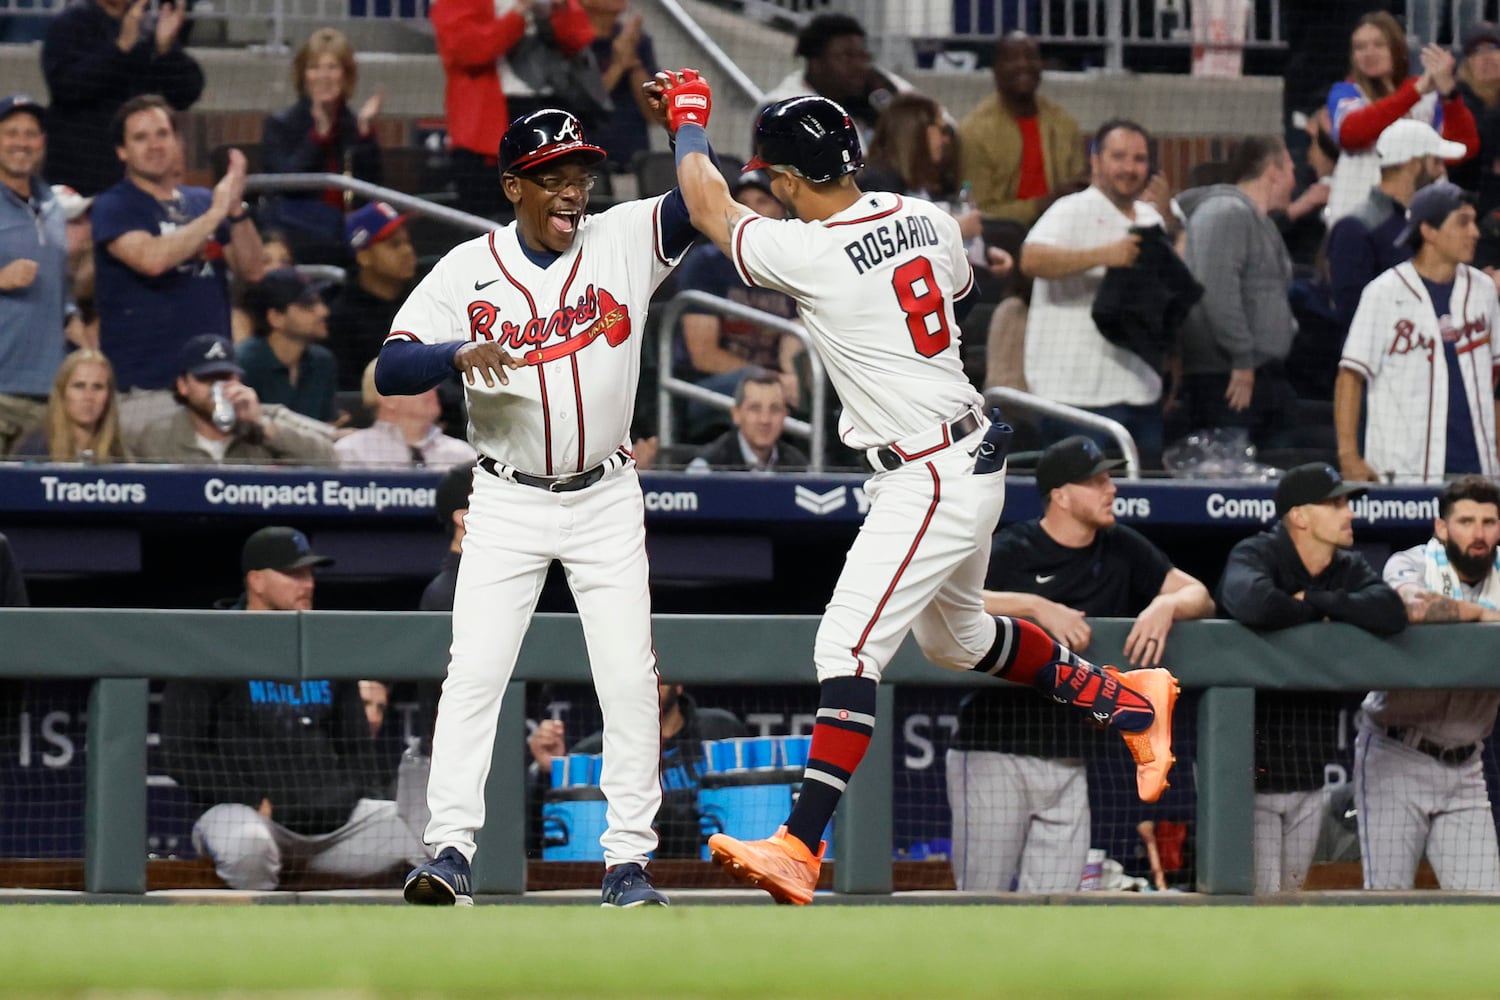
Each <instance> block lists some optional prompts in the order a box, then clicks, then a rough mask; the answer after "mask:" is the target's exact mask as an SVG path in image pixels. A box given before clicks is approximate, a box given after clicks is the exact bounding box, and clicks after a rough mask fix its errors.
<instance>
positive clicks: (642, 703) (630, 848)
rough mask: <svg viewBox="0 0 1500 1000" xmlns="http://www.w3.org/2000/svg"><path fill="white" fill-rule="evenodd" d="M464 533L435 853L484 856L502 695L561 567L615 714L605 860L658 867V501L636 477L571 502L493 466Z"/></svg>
mask: <svg viewBox="0 0 1500 1000" xmlns="http://www.w3.org/2000/svg"><path fill="white" fill-rule="evenodd" d="M464 528H465V534H464V542H463V559H462V561H461V562H460V563H459V569H458V589H457V593H456V594H455V597H454V602H453V645H452V648H451V650H450V657H451V658H450V661H449V664H448V677H447V680H445V681H444V682H443V693H442V697H441V699H440V700H439V701H438V715H437V727H436V731H435V732H434V734H433V740H432V774H431V777H430V778H429V779H428V783H427V802H428V805H429V806H430V807H431V809H432V820H431V822H430V823H429V824H428V826H427V836H426V840H427V843H428V844H429V845H431V846H432V848H433V852H434V853H438V852H440V851H441V850H442V849H443V848H445V847H456V848H457V849H458V850H459V852H460V853H462V854H463V855H464V857H466V858H470V859H472V858H473V856H474V834H475V832H476V831H478V829H479V828H480V827H481V826H483V825H484V785H485V781H486V779H487V778H488V777H489V772H490V758H491V755H492V753H493V751H494V746H495V729H496V726H497V725H498V722H499V715H500V699H501V697H502V696H503V695H504V693H505V687H506V685H507V684H508V683H509V682H510V678H511V674H512V673H513V672H514V670H515V665H516V655H517V653H518V652H519V650H520V648H521V640H522V639H523V638H524V637H525V635H526V630H527V628H528V627H529V626H530V624H531V616H532V613H533V612H534V611H535V610H536V602H537V598H538V597H539V596H540V595H541V591H542V584H543V582H544V580H545V579H546V576H547V567H548V566H549V565H551V563H552V561H553V560H554V559H556V560H559V561H561V563H562V565H563V570H564V572H565V574H566V576H567V581H568V587H569V588H570V589H571V590H572V592H573V598H574V600H575V601H576V603H577V605H578V615H579V618H580V619H581V621H582V623H583V636H584V642H585V644H586V646H587V648H588V655H589V664H590V667H591V669H592V671H593V675H594V690H595V692H596V693H597V695H598V697H599V707H600V709H601V710H602V712H603V715H604V772H603V776H602V778H601V779H600V782H599V784H600V787H601V788H602V789H603V791H604V795H605V798H607V799H608V800H609V807H608V810H607V812H606V821H607V823H608V828H607V829H606V830H605V832H604V835H603V836H602V837H600V838H599V842H600V844H601V845H602V846H603V848H604V863H605V865H606V866H612V865H617V864H622V863H625V862H631V861H633V862H635V863H637V864H642V865H644V864H645V863H646V861H647V859H648V857H649V855H650V854H651V852H652V851H653V850H655V849H656V833H655V831H653V830H652V829H651V824H652V822H653V820H654V819H655V818H656V812H657V809H658V808H659V807H660V806H661V778H660V770H661V757H660V750H661V722H660V718H659V711H658V705H657V674H656V654H655V652H654V651H653V649H652V647H651V594H650V590H649V589H648V586H647V569H646V527H645V502H644V501H643V500H642V498H641V486H640V479H639V478H638V477H637V476H636V472H635V467H634V466H627V467H626V468H623V469H620V470H618V471H615V472H612V473H610V474H608V475H606V476H605V477H604V478H603V479H601V480H600V481H599V482H597V483H595V484H594V485H592V486H588V487H586V488H584V489H581V490H577V491H575V492H571V493H549V492H548V491H546V490H543V489H538V488H536V487H534V486H523V485H521V484H519V483H514V482H511V481H510V480H508V479H502V478H499V477H497V476H495V475H492V474H490V473H489V472H486V471H483V470H480V471H478V472H476V473H475V474H474V492H473V495H472V497H471V498H470V501H469V513H468V515H467V517H466V518H465V521H464ZM515 752H517V753H520V752H521V748H520V747H516V748H515Z"/></svg>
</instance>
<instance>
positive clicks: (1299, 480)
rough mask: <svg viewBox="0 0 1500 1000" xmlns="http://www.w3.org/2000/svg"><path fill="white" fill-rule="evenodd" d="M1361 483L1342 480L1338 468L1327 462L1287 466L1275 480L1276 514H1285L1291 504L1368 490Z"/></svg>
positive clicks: (1330, 498) (1301, 503) (1290, 507)
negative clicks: (1277, 480)
mask: <svg viewBox="0 0 1500 1000" xmlns="http://www.w3.org/2000/svg"><path fill="white" fill-rule="evenodd" d="M1368 492H1369V487H1368V486H1366V485H1365V484H1363V483H1346V482H1344V477H1343V476H1341V475H1339V470H1338V469H1335V468H1334V467H1333V466H1331V465H1329V464H1328V463H1327V462H1308V463H1307V464H1306V465H1299V466H1297V467H1296V468H1294V469H1288V470H1287V472H1286V474H1285V475H1283V476H1282V477H1281V482H1279V483H1277V484H1276V516H1277V517H1286V513H1287V511H1289V510H1291V509H1292V508H1293V507H1301V506H1302V505H1303V504H1308V503H1323V502H1325V501H1328V500H1336V499H1338V498H1339V497H1356V496H1360V495H1361V494H1364V493H1368Z"/></svg>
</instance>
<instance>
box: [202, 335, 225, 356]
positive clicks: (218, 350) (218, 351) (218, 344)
mask: <svg viewBox="0 0 1500 1000" xmlns="http://www.w3.org/2000/svg"><path fill="white" fill-rule="evenodd" d="M228 356H229V355H228V354H227V353H226V352H225V350H224V342H223V341H222V340H216V341H214V343H213V346H212V347H210V348H209V349H208V351H207V353H205V354H204V355H203V360H205V361H208V360H210V359H215V360H216V359H219V358H227V357H228Z"/></svg>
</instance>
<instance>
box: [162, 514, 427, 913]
mask: <svg viewBox="0 0 1500 1000" xmlns="http://www.w3.org/2000/svg"><path fill="white" fill-rule="evenodd" d="M331 562H333V560H332V559H329V558H327V557H325V556H320V555H318V554H317V553H315V552H313V551H312V547H311V546H310V545H309V544H308V541H307V536H306V535H304V534H302V532H300V531H297V530H295V529H293V528H282V527H273V528H262V529H260V530H259V531H257V532H256V533H255V534H253V535H251V536H250V537H249V539H247V540H246V542H245V547H244V550H243V552H242V554H241V568H242V569H243V571H244V575H245V592H244V594H242V595H241V596H240V598H239V600H238V601H235V602H233V603H232V605H231V607H232V608H233V609H238V610H246V611H307V610H310V609H311V608H312V599H313V567H315V566H326V565H328V564H330V563H331ZM161 729H162V751H163V754H164V757H165V761H166V766H167V771H168V773H170V774H171V775H172V776H173V777H174V778H175V779H176V780H177V783H178V784H179V785H181V786H182V787H184V788H185V789H187V791H188V792H189V793H190V794H191V795H192V797H193V798H194V800H195V801H196V802H197V803H198V804H199V805H200V806H202V807H205V808H206V810H207V811H206V812H204V813H203V815H202V816H200V817H199V818H198V821H197V822H196V823H195V824H194V825H193V846H194V848H195V849H196V850H197V851H198V852H199V853H200V854H204V855H207V856H208V857H211V858H213V861H214V870H215V871H217V872H218V874H219V877H220V878H222V879H223V880H224V881H225V882H226V883H227V884H228V885H229V886H230V887H231V888H235V889H275V888H276V887H277V885H278V884H279V883H280V882H281V879H282V877H283V875H285V874H287V873H288V872H289V871H293V870H295V871H299V872H313V873H317V874H322V875H336V876H347V877H350V878H363V877H369V876H373V875H378V874H380V873H382V872H386V871H389V870H391V869H393V868H396V867H398V866H400V867H404V866H407V865H413V864H420V863H421V862H422V861H424V860H426V857H427V851H426V848H425V847H424V846H423V845H422V837H421V829H420V827H418V828H416V829H415V830H414V829H412V828H411V827H409V826H408V825H407V823H406V821H405V820H404V819H403V818H402V817H401V816H400V815H399V814H398V812H397V809H396V803H395V801H393V800H392V798H391V795H390V789H389V785H390V784H391V778H392V776H391V775H389V774H382V773H381V768H380V765H379V762H378V760H377V757H376V755H375V749H376V747H375V743H374V741H373V740H372V739H371V738H370V729H369V725H368V723H367V721H366V719H365V709H364V703H363V701H362V699H361V698H360V694H359V684H358V682H357V681H326V680H304V681H280V680H251V681H233V682H205V681H171V682H169V683H168V684H167V685H166V688H165V691H164V694H163V699H162V721H161Z"/></svg>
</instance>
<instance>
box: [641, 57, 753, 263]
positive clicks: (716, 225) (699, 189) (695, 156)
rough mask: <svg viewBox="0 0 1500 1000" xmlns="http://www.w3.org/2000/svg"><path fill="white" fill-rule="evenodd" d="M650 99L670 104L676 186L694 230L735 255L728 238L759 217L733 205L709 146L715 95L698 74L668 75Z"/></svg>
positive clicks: (666, 72) (659, 78)
mask: <svg viewBox="0 0 1500 1000" xmlns="http://www.w3.org/2000/svg"><path fill="white" fill-rule="evenodd" d="M646 93H647V95H648V98H649V99H650V100H651V101H653V102H661V103H663V104H664V105H665V110H666V116H667V129H668V131H669V132H671V133H672V135H673V136H674V138H675V142H676V148H677V187H678V190H680V191H681V192H682V197H683V200H684V201H685V202H686V203H687V208H688V217H689V218H690V219H692V222H693V228H694V229H696V230H698V232H700V233H702V234H703V235H704V236H707V237H708V238H709V239H710V240H712V241H713V242H714V245H715V246H717V247H718V248H719V249H720V250H721V251H723V252H724V254H725V255H726V256H729V255H730V248H729V236H730V234H731V233H733V232H734V225H735V223H736V222H737V221H739V220H740V219H741V218H742V217H744V216H747V215H754V214H755V213H754V212H752V211H750V209H748V208H746V207H745V206H744V205H741V204H740V203H739V202H737V201H735V200H734V197H733V196H732V195H730V193H729V185H728V184H726V183H724V175H723V174H722V173H720V172H719V168H718V166H717V165H716V164H715V163H714V161H713V157H712V154H711V153H710V152H709V147H708V133H707V132H706V131H704V127H705V126H707V124H708V116H709V112H710V111H711V110H712V108H713V94H712V92H711V91H710V90H709V86H708V81H707V80H704V79H703V78H702V77H700V76H699V75H698V73H697V72H696V71H695V70H691V69H684V70H679V71H677V72H675V73H674V72H672V71H670V70H663V71H662V72H660V73H658V74H656V79H655V80H653V81H652V82H651V83H650V84H648V85H647V87H646Z"/></svg>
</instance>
